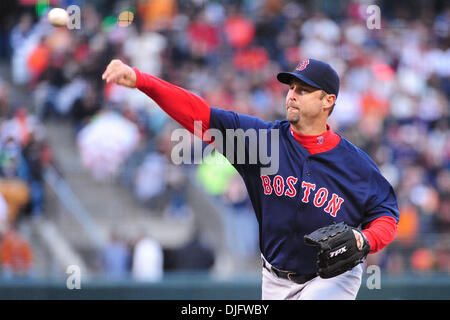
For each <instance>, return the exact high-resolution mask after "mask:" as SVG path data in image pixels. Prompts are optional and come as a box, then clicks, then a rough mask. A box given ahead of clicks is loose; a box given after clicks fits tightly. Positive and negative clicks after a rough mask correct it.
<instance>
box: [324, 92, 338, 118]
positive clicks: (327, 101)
mask: <svg viewBox="0 0 450 320" xmlns="http://www.w3.org/2000/svg"><path fill="white" fill-rule="evenodd" d="M322 102H323V108H324V110H325V111H328V112H329V113H331V112H330V111H331V109H332V108H333V107H334V103H335V102H336V95H335V94H328V93H326V92H325V91H322Z"/></svg>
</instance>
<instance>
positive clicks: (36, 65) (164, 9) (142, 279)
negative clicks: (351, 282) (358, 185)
mask: <svg viewBox="0 0 450 320" xmlns="http://www.w3.org/2000/svg"><path fill="white" fill-rule="evenodd" d="M371 4H375V5H377V6H379V8H380V9H381V11H380V13H381V28H380V29H369V28H368V27H367V19H368V17H369V14H368V12H367V11H366V9H367V7H368V5H371ZM69 5H77V6H79V7H80V8H81V19H80V28H79V29H73V30H69V29H67V28H54V27H52V26H51V25H49V24H48V22H47V20H46V12H47V10H48V7H49V6H50V7H52V6H57V7H62V8H67V7H68V6H69ZM121 13H122V14H121ZM119 16H120V19H119V18H118V17H119ZM119 20H120V21H119ZM303 57H312V58H319V59H323V60H326V61H328V62H329V63H330V64H332V65H333V66H334V67H335V68H336V69H337V70H338V73H339V74H340V75H341V91H340V94H339V99H338V101H337V106H336V108H335V110H334V112H333V114H332V116H331V118H330V124H331V126H332V128H334V130H335V131H337V132H338V133H339V134H341V135H342V136H344V137H346V138H348V139H349V140H350V141H352V142H353V143H355V144H356V145H358V146H359V147H361V148H362V149H364V150H365V151H366V152H368V153H369V154H370V155H371V156H372V157H373V159H374V160H375V162H376V163H377V164H378V165H379V167H380V169H381V170H382V172H383V174H384V175H385V177H386V178H387V179H388V180H389V181H390V182H391V184H392V185H393V186H394V188H395V190H396V194H397V197H398V200H399V206H400V225H399V229H398V233H397V237H396V240H395V241H394V242H393V243H392V244H391V245H390V246H389V247H388V248H386V249H384V250H383V251H382V252H380V253H377V254H374V255H370V256H369V259H368V265H376V266H378V267H379V268H380V270H381V272H382V274H381V290H369V289H368V288H367V285H366V279H368V277H369V276H370V274H366V275H365V277H364V279H363V283H362V286H361V291H360V295H359V298H361V299H373V298H375V299H448V298H449V297H450V277H449V272H450V233H449V231H450V198H449V193H450V174H449V171H448V169H449V158H450V139H449V100H450V6H449V5H448V3H446V1H444V0H442V1H437V0H435V1H420V0H414V1H411V0H410V1H395V2H391V1H375V0H374V1H347V0H341V1H302V2H297V1H288V0H283V1H281V0H258V1H256V0H229V1H204V0H179V1H174V0H151V1H150V0H149V1H145V0H140V1H106V0H104V1H101V0H99V1H33V0H20V1H6V2H5V1H2V2H1V5H0V176H1V179H0V194H1V195H2V197H1V198H0V220H1V221H0V225H1V228H0V229H1V243H0V270H1V275H0V298H3V299H11V298H12V299H21V298H32V299H35V298H36V299H47V298H64V299H66V298H97V299H99V298H100V299H102V298H109V299H130V298H131V299H132V298H134V299H136V298H138V299H191V298H192V299H215V298H218V299H259V298H260V271H261V269H260V261H259V253H258V244H257V226H256V219H255V218H254V216H253V212H252V209H251V207H250V203H249V200H248V197H247V195H246V191H245V188H244V186H243V184H242V181H241V179H240V178H239V176H238V175H237V173H236V172H235V171H234V170H233V168H232V167H231V166H222V165H215V164H214V162H212V163H211V164H197V163H195V164H190V165H189V164H185V165H180V166H177V165H174V164H173V163H172V161H171V158H170V154H171V150H172V147H173V144H174V142H173V141H171V139H170V137H171V133H172V131H173V130H174V129H175V128H179V125H178V124H176V123H175V122H174V121H173V120H171V119H170V118H168V117H167V116H166V115H165V114H164V113H163V112H162V111H160V110H159V109H158V107H157V106H156V105H155V104H154V103H153V102H152V101H151V100H150V99H148V98H147V97H146V96H145V95H144V94H142V93H140V92H137V91H133V90H129V89H124V88H119V87H117V86H114V85H105V83H103V82H102V80H101V74H102V72H103V71H104V69H105V67H106V65H107V63H108V62H109V61H110V60H111V59H112V58H120V59H122V60H124V61H125V62H127V63H128V64H130V65H132V66H136V67H138V68H139V69H141V70H142V71H144V72H148V73H151V74H154V75H156V76H159V77H161V78H163V79H165V80H168V81H170V82H172V83H175V84H177V85H180V86H182V87H184V88H186V89H188V90H191V91H193V92H195V93H197V94H199V95H201V96H202V97H204V98H206V100H207V101H208V102H209V103H210V104H211V105H213V106H216V107H221V108H224V109H228V110H235V111H237V112H242V113H247V114H252V115H256V116H259V117H261V118H263V119H266V120H275V119H283V118H284V109H283V104H284V95H285V90H286V88H285V87H284V86H283V85H281V84H280V83H278V82H277V81H276V78H275V75H276V73H277V72H278V71H279V70H286V69H288V70H289V69H292V68H293V67H294V66H295V65H296V64H297V63H298V60H299V59H300V58H303ZM182 107H183V106H180V108H182ZM194 158H195V154H193V161H194V160H199V159H198V158H195V159H194ZM69 266H76V267H75V269H73V267H72V269H71V267H69ZM76 268H79V269H76ZM73 270H75V273H76V270H79V271H80V276H81V290H76V289H74V290H69V289H68V288H67V285H68V282H70V281H68V278H70V277H71V276H74V275H75V273H73V272H74V271H73ZM71 279H73V278H71ZM69 280H70V279H69ZM71 283H72V284H75V285H76V281H75V282H71ZM69 286H70V284H69Z"/></svg>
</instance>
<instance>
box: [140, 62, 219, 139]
mask: <svg viewBox="0 0 450 320" xmlns="http://www.w3.org/2000/svg"><path fill="white" fill-rule="evenodd" d="M133 70H134V72H135V73H136V88H137V89H139V90H140V91H142V92H143V93H145V94H146V95H147V96H149V97H150V98H152V99H153V100H154V101H155V102H156V103H157V104H158V105H159V107H160V108H161V109H162V110H164V111H165V112H166V113H167V114H168V115H169V116H170V117H171V118H172V119H174V120H175V121H177V122H178V123H179V124H181V125H182V126H183V127H184V128H185V129H187V130H189V131H190V132H191V133H192V134H196V135H197V136H199V137H200V128H196V129H195V130H194V121H201V137H200V138H202V137H203V133H204V132H205V131H206V130H208V129H209V118H210V114H211V108H210V107H209V105H208V103H207V102H206V101H205V100H204V99H203V98H200V97H198V96H197V95H195V94H193V93H192V92H189V91H188V90H185V89H183V88H180V87H177V86H175V85H173V84H171V83H169V82H167V81H164V80H161V79H159V78H157V77H155V76H152V75H150V74H146V73H144V72H140V71H139V70H138V69H137V68H133Z"/></svg>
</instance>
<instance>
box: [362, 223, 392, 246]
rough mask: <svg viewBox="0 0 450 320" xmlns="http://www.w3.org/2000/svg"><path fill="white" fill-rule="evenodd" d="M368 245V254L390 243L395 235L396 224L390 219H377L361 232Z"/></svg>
mask: <svg viewBox="0 0 450 320" xmlns="http://www.w3.org/2000/svg"><path fill="white" fill-rule="evenodd" d="M362 232H363V233H364V235H365V236H366V239H367V241H369V244H370V253H375V252H378V251H380V250H381V249H383V248H384V247H386V246H387V245H388V244H389V243H391V242H392V240H394V238H395V234H396V233H397V222H396V221H395V219H394V218H392V217H387V216H383V217H379V218H377V219H375V220H373V221H371V222H369V223H368V224H367V225H366V228H365V229H364V230H362Z"/></svg>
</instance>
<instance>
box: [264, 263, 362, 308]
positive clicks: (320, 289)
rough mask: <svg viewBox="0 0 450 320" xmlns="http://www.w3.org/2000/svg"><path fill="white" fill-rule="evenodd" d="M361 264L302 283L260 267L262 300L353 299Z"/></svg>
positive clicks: (356, 289)
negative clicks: (332, 276) (327, 277)
mask: <svg viewBox="0 0 450 320" xmlns="http://www.w3.org/2000/svg"><path fill="white" fill-rule="evenodd" d="M362 273H363V264H359V265H357V266H356V267H354V268H353V269H352V270H350V271H347V272H345V273H343V274H341V275H338V276H336V277H334V278H330V279H322V278H320V277H315V278H314V279H311V280H309V281H307V282H305V283H304V284H297V283H295V282H293V281H290V280H287V279H283V278H279V277H277V276H276V275H275V274H273V273H272V272H271V271H269V270H267V269H266V268H264V267H263V268H262V299H263V300H355V299H356V295H357V294H358V290H359V287H360V286H361V280H362Z"/></svg>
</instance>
